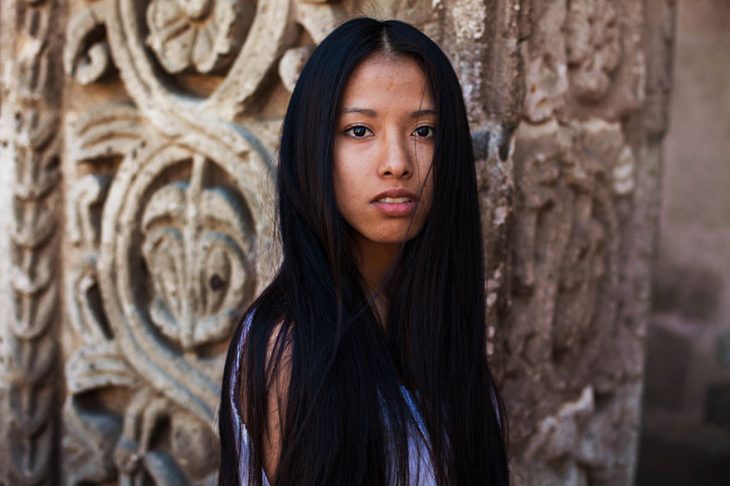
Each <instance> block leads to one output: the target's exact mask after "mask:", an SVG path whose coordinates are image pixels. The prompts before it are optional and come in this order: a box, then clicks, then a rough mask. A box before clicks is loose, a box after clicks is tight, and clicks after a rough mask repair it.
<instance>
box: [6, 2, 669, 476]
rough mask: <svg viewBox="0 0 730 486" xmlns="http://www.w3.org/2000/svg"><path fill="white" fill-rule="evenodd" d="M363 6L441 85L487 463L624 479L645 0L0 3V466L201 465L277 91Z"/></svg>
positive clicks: (649, 148) (654, 182) (659, 23)
mask: <svg viewBox="0 0 730 486" xmlns="http://www.w3.org/2000/svg"><path fill="white" fill-rule="evenodd" d="M363 13H364V14H372V15H376V16H380V17H396V18H402V19H405V20H408V21H411V22H413V23H415V24H417V25H418V26H419V27H421V28H422V29H423V30H424V31H425V32H426V33H428V34H429V35H430V36H432V37H433V38H434V39H435V40H436V41H437V42H439V44H440V45H442V47H443V48H444V50H445V51H446V53H447V54H448V55H449V57H450V59H451V60H452V63H453V65H454V67H455V69H456V71H457V73H458V75H459V77H460V79H461V80H462V83H463V87H464V96H465V99H466V102H467V107H468V113H469V117H470V122H471V125H472V128H473V138H474V142H475V148H476V155H477V157H476V158H477V160H476V161H475V163H476V164H477V169H478V173H479V179H480V193H481V197H482V203H483V219H484V221H483V225H484V234H485V235H486V239H485V242H484V244H485V249H486V251H487V254H488V269H487V270H488V279H487V281H486V282H485V286H486V288H487V293H488V297H487V302H486V303H485V305H486V307H487V312H488V315H489V317H490V324H489V329H488V335H489V338H490V339H489V343H488V349H487V350H486V352H487V353H488V354H489V356H490V359H491V361H492V365H493V367H494V370H495V374H496V376H497V378H498V380H499V382H500V384H501V386H502V388H503V393H504V396H505V399H506V402H507V407H508V411H509V424H510V428H511V436H510V451H511V460H512V469H513V478H514V482H515V484H561V485H562V484H588V483H590V484H628V483H629V482H630V481H631V478H632V475H633V473H634V469H635V458H636V447H637V428H638V422H639V397H640V394H641V387H642V375H643V366H642V364H643V340H644V335H645V330H646V320H647V312H648V302H649V268H650V267H649V266H650V261H651V257H652V254H653V248H654V238H655V223H656V220H657V204H658V181H659V175H660V170H661V143H662V137H663V133H664V130H665V124H666V106H667V93H668V88H669V67H670V59H671V42H672V37H673V15H674V5H673V2H672V1H669V0H644V1H639V2H637V1H632V0H617V1H609V0H557V1H553V0H532V1H528V0H408V1H406V0H390V1H381V2H355V1H354V0H343V1H342V2H327V1H323V0H317V1H313V0H309V1H305V0H267V1H263V0H260V1H258V2H255V1H253V0H209V1H204V0H200V1H190V2H182V1H180V2H177V1H173V0H151V1H149V2H138V1H134V0H71V1H69V2H67V3H64V4H60V3H54V2H52V1H51V0H36V1H28V0H8V1H6V2H4V3H3V5H2V11H1V14H0V15H2V23H1V24H0V25H1V26H0V35H2V51H0V54H1V56H2V57H1V62H2V77H1V79H2V101H1V103H2V115H1V119H0V130H1V131H0V134H1V137H2V145H1V147H0V150H1V152H0V155H1V160H2V170H0V173H1V174H2V178H0V183H1V184H2V190H1V191H0V193H1V194H2V196H0V197H2V199H1V201H2V203H1V204H0V210H2V213H1V214H0V224H2V227H3V229H4V230H5V231H3V233H2V234H3V237H2V238H0V240H2V243H0V245H2V246H1V247H0V248H1V249H4V250H6V251H4V252H2V253H1V255H2V256H0V271H2V274H0V281H1V282H2V283H0V285H1V287H0V290H2V292H0V299H2V300H0V302H2V318H0V347H1V348H2V365H1V366H0V369H1V371H2V375H1V378H0V383H1V384H2V387H0V389H1V390H2V391H0V406H1V407H2V410H1V412H2V413H1V414H0V420H1V421H2V422H1V423H0V425H1V427H0V429H1V431H2V434H3V439H2V442H1V444H2V445H1V446H0V447H2V450H0V454H1V455H0V472H1V473H2V478H3V479H2V480H0V481H4V482H5V484H8V485H10V484H13V485H15V484H57V483H58V482H60V481H61V479H60V478H62V481H63V482H64V483H70V484H117V483H120V484H132V483H135V484H136V483H141V482H143V481H151V482H152V483H154V484H188V483H190V484H210V485H213V484H216V472H215V471H216V467H217V438H216V431H215V430H216V429H215V423H216V407H217V399H218V394H219V384H218V382H219V379H220V374H221V371H222V363H223V358H224V351H225V348H226V342H227V338H228V336H229V334H230V332H231V331H232V329H233V326H234V325H235V324H236V322H235V316H236V315H237V313H238V311H239V310H240V309H241V307H242V306H244V305H246V303H247V302H249V301H250V300H251V299H252V298H253V296H254V295H255V294H256V292H258V291H259V290H260V289H261V288H262V286H263V285H265V283H266V282H267V281H268V279H269V278H270V277H271V275H272V272H273V270H274V268H275V264H276V246H275V244H274V243H273V240H272V229H273V228H272V226H273V206H272V166H273V160H274V155H273V154H275V153H276V144H277V134H278V130H279V126H280V123H281V119H282V116H283V113H284V110H285V107H286V103H287V100H288V96H289V93H290V91H291V89H292V86H293V85H294V83H295V81H296V78H297V74H298V72H299V70H300V69H301V66H302V64H303V62H304V61H305V60H306V58H307V56H308V55H309V54H310V52H311V50H312V46H314V45H316V43H318V42H319V41H321V40H322V38H323V37H324V36H325V35H326V33H327V32H328V31H329V30H331V28H332V27H333V26H335V25H337V23H339V22H341V21H342V20H343V19H346V18H349V17H351V16H354V15H359V14H363Z"/></svg>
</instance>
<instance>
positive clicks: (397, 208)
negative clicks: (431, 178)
mask: <svg viewBox="0 0 730 486" xmlns="http://www.w3.org/2000/svg"><path fill="white" fill-rule="evenodd" d="M371 204H372V205H373V206H374V207H375V208H376V209H377V210H378V211H380V212H381V213H382V214H384V215H385V216H393V217H403V216H410V215H411V214H413V211H415V210H416V206H418V197H417V196H416V195H415V194H413V193H412V192H410V191H408V190H407V189H403V188H396V189H389V190H387V191H383V192H381V193H380V194H378V195H377V196H375V198H374V199H373V200H372V202H371Z"/></svg>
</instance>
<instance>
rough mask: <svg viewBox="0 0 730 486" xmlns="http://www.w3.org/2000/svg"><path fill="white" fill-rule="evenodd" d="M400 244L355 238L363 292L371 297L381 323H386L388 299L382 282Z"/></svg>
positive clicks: (391, 265) (355, 249)
mask: <svg viewBox="0 0 730 486" xmlns="http://www.w3.org/2000/svg"><path fill="white" fill-rule="evenodd" d="M399 248H400V244H398V243H392V244H391V243H376V242H373V241H371V240H367V239H365V238H362V237H360V238H356V239H355V244H354V252H355V258H356V259H357V268H358V270H359V271H360V275H362V278H363V281H364V282H365V286H366V288H365V292H366V293H367V296H368V297H369V298H372V299H373V303H374V305H375V312H376V313H377V315H378V318H379V319H380V322H382V323H383V325H387V322H386V318H387V315H388V299H387V297H386V295H385V292H384V290H385V289H384V288H383V284H384V283H385V279H386V277H387V276H388V273H389V272H390V271H391V270H392V268H393V263H394V262H395V258H396V257H397V256H398V251H399Z"/></svg>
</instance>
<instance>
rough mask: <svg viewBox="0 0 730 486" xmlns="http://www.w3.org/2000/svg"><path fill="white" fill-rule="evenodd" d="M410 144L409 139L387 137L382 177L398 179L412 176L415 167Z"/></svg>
mask: <svg viewBox="0 0 730 486" xmlns="http://www.w3.org/2000/svg"><path fill="white" fill-rule="evenodd" d="M408 138H410V137H408ZM408 142H409V140H408V139H407V138H406V139H403V138H402V137H399V136H397V135H390V136H388V137H386V139H385V140H384V142H383V149H382V154H381V158H380V168H379V172H380V175H381V176H391V177H396V178H398V179H400V178H402V177H410V176H411V174H412V173H413V166H412V161H411V153H410V151H409V146H408Z"/></svg>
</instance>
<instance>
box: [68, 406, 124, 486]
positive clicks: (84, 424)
mask: <svg viewBox="0 0 730 486" xmlns="http://www.w3.org/2000/svg"><path fill="white" fill-rule="evenodd" d="M63 424H64V429H65V434H64V438H63V445H62V447H63V456H64V458H65V460H64V462H63V465H64V475H65V483H66V484H71V485H76V484H81V483H84V482H94V483H103V482H105V481H111V480H113V479H114V475H115V468H114V462H113V461H112V459H111V457H112V454H111V453H112V451H113V449H114V444H115V443H116V441H117V439H118V437H119V433H120V431H121V428H122V424H121V417H118V416H117V415H115V414H113V413H107V412H103V411H96V410H94V411H90V410H86V409H84V408H82V407H81V406H80V405H79V404H78V403H76V400H74V398H73V396H71V397H69V398H68V399H67V400H66V405H65V407H64V422H63Z"/></svg>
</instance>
